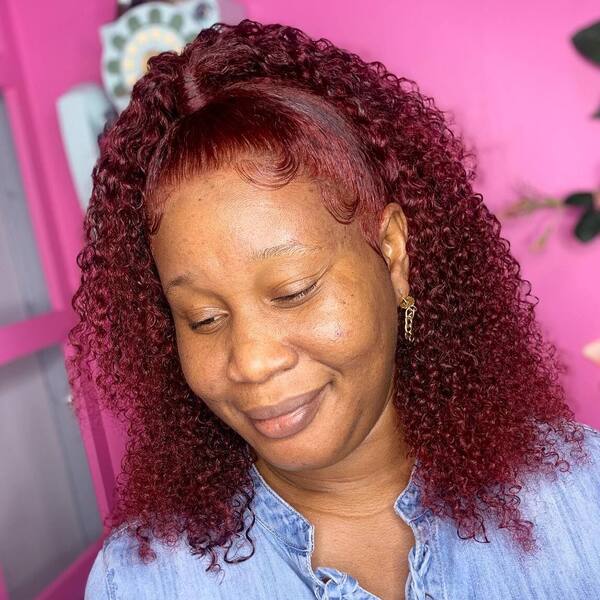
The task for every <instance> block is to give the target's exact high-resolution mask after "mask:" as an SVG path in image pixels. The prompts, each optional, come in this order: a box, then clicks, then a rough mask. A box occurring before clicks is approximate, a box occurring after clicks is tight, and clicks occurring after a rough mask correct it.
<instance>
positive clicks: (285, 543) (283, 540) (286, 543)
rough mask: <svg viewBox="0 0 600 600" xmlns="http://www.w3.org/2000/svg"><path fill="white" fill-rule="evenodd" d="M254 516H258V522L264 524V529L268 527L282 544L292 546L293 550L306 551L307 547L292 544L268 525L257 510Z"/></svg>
mask: <svg viewBox="0 0 600 600" xmlns="http://www.w3.org/2000/svg"><path fill="white" fill-rule="evenodd" d="M254 516H255V517H256V520H257V521H258V523H259V524H260V525H262V526H263V528H264V529H266V530H267V531H268V532H269V533H271V534H272V535H273V536H274V537H276V538H277V539H278V540H279V541H280V542H281V543H282V544H284V545H286V546H287V547H288V548H291V549H292V550H296V551H299V552H305V551H306V548H300V547H298V546H294V545H293V544H290V543H289V542H288V541H287V540H285V539H284V538H282V537H281V536H280V535H279V534H278V533H277V532H276V531H275V530H273V529H271V528H270V527H269V525H267V523H265V522H264V521H263V520H262V519H261V518H260V517H259V516H258V515H257V514H256V512H255V513H254Z"/></svg>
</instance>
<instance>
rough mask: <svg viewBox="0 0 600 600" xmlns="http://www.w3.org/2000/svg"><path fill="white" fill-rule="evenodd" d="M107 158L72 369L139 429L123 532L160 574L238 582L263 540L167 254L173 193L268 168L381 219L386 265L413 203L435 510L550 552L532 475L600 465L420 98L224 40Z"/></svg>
mask: <svg viewBox="0 0 600 600" xmlns="http://www.w3.org/2000/svg"><path fill="white" fill-rule="evenodd" d="M100 145H101V155H100V158H99V160H98V162H97V164H96V167H95V169H94V173H93V183H94V187H93V193H92V197H91V201H90V204H89V208H88V210H87V214H86V216H85V225H84V229H85V237H86V244H85V247H84V248H83V250H82V251H81V252H80V254H79V255H78V258H77V262H78V265H79V266H80V268H81V272H82V275H81V285H80V287H79V289H78V290H77V292H76V293H75V295H74V297H73V301H72V304H73V307H74V309H75V310H76V312H77V313H78V314H79V316H80V321H79V322H78V323H77V325H76V326H75V327H74V328H73V329H72V330H71V332H70V333H69V340H70V342H71V345H72V346H73V349H74V354H73V356H72V357H71V358H70V359H69V361H68V367H69V373H70V380H71V384H72V385H73V386H74V389H75V392H76V393H75V400H76V401H77V399H78V397H79V396H80V395H82V394H79V393H77V390H79V386H78V382H79V383H80V381H79V380H80V379H81V378H82V377H86V378H88V379H90V380H93V382H94V383H95V385H96V388H97V390H98V394H99V397H100V399H101V403H102V405H103V406H104V407H106V408H108V409H110V410H112V411H114V412H115V413H116V414H117V415H119V416H120V417H121V418H123V419H124V420H125V422H126V423H127V433H128V444H127V448H126V453H125V457H124V460H123V472H122V474H121V476H120V477H119V479H118V492H119V493H118V500H117V503H116V506H115V509H114V511H113V514H112V518H111V525H113V526H117V525H121V526H123V527H126V528H129V529H130V533H132V534H135V536H136V537H137V539H138V541H139V542H140V546H139V548H140V553H141V555H142V556H144V557H151V556H152V554H153V553H152V550H151V546H150V540H151V538H152V537H155V538H159V539H161V540H163V541H165V542H167V543H171V544H172V543H175V542H176V541H177V540H178V539H180V538H181V537H182V536H184V537H185V539H186V540H187V542H188V543H189V544H190V546H191V548H192V551H193V552H194V553H195V554H199V555H201V556H204V555H205V554H207V553H209V554H210V556H211V564H210V565H209V569H214V568H217V569H218V568H219V564H218V561H217V553H216V551H217V550H218V549H219V548H229V547H230V546H231V544H232V543H233V538H234V537H235V536H237V535H239V534H240V532H241V531H243V530H244V527H245V526H244V522H243V516H244V514H245V512H246V509H247V508H248V507H249V506H250V503H251V501H252V498H253V493H254V491H253V489H252V482H251V479H250V477H249V473H248V469H249V467H250V465H251V464H252V462H253V461H254V460H255V458H256V456H255V455H254V453H253V451H252V449H251V448H249V447H248V444H247V442H246V441H245V440H244V439H242V438H241V437H240V436H239V435H238V434H237V433H236V432H235V431H233V430H232V429H231V428H229V427H228V426H227V425H226V424H225V423H223V422H222V421H221V420H220V419H218V418H217V417H216V416H215V415H214V414H213V413H212V412H211V411H210V410H209V409H208V408H207V407H206V405H205V404H204V402H203V401H202V399H201V398H198V397H197V396H195V395H194V393H193V392H192V391H191V389H190V388H189V387H188V385H187V384H186V381H185V379H184V377H183V373H182V370H181V366H180V363H179V359H178V353H177V347H176V340H175V329H174V324H173V320H172V317H171V313H170V309H169V305H168V303H167V301H166V299H165V296H164V295H163V291H162V288H161V284H160V281H159V277H158V273H157V270H156V267H155V264H154V261H153V258H152V255H151V251H150V239H151V238H150V236H151V235H152V233H153V232H154V231H155V230H156V228H157V227H158V224H159V221H160V214H161V210H162V208H161V200H160V198H164V197H165V196H166V194H159V193H157V191H158V190H163V191H164V190H165V189H166V188H167V187H168V186H170V185H175V184H176V183H177V182H178V181H182V180H184V179H185V178H186V177H189V176H191V175H193V174H198V173H201V172H206V171H207V170H208V169H214V168H217V167H218V166H219V165H224V164H233V165H235V166H236V167H237V168H239V169H240V171H244V172H247V169H246V166H247V164H248V161H250V162H252V161H255V162H254V163H252V164H253V167H254V168H258V167H257V165H258V162H257V161H256V159H257V158H263V159H264V158H265V157H270V158H271V159H272V160H271V161H269V164H271V165H272V166H271V168H270V170H271V175H273V174H276V175H277V176H278V177H279V178H280V179H281V181H283V182H284V183H285V181H289V180H290V179H291V178H293V177H295V176H296V175H297V174H298V172H299V171H300V170H303V171H306V172H308V173H310V174H311V175H312V176H313V177H315V178H317V179H318V180H319V181H320V182H321V183H322V189H323V198H324V202H326V203H327V207H328V209H329V210H330V211H331V212H332V214H334V215H335V216H336V218H338V219H340V220H346V221H347V220H349V219H352V218H360V219H361V227H362V231H363V233H364V236H365V239H366V240H367V241H368V243H369V244H371V246H372V247H373V249H374V250H375V251H378V252H379V250H378V248H377V244H376V243H375V240H376V238H375V232H376V227H377V223H378V217H379V215H380V212H381V210H382V209H383V207H384V206H385V205H386V204H387V203H388V202H390V201H396V202H398V203H399V204H400V205H401V206H402V209H403V210H404V213H405V215H406V218H407V222H408V232H409V236H408V240H407V252H408V255H409V258H410V277H409V280H410V287H411V295H413V296H414V297H415V299H416V302H417V306H418V313H417V318H416V319H415V325H414V342H413V343H412V344H410V345H407V342H406V340H405V339H404V338H403V336H399V337H398V345H397V351H396V362H397V372H396V374H395V376H396V377H397V379H398V381H399V382H401V385H400V386H398V389H399V390H400V391H399V392H397V394H396V397H395V398H394V404H395V406H396V408H397V410H398V411H399V414H400V415H401V418H402V420H403V423H404V425H405V432H406V443H407V445H408V446H409V448H410V449H411V453H412V454H413V455H414V456H416V457H417V458H418V461H419V469H418V470H417V473H416V477H417V479H418V481H419V483H420V485H421V487H422V490H423V502H424V504H425V505H426V506H428V507H430V508H431V510H432V511H433V512H434V513H435V514H437V515H439V516H442V517H447V518H451V519H453V520H454V521H455V523H456V526H457V534H458V535H459V536H461V537H463V538H474V539H476V540H478V539H479V540H481V538H482V539H483V540H484V541H488V539H487V537H486V524H488V523H489V522H490V521H494V522H495V523H496V525H497V526H498V527H499V528H507V529H508V530H509V531H510V532H511V533H512V535H513V536H514V538H515V539H516V540H517V541H518V542H519V543H520V545H521V547H522V548H523V549H525V550H532V549H535V547H536V544H535V538H534V536H533V523H531V522H530V521H527V520H526V519H525V518H524V517H523V515H521V513H520V511H519V508H518V504H519V497H518V493H519V491H520V490H521V488H522V486H523V485H524V482H525V477H526V475H527V474H528V473H533V472H544V473H547V474H553V475H555V473H556V471H558V470H568V469H569V468H570V463H569V462H568V461H567V460H566V456H567V450H566V447H565V445H564V444H563V442H565V443H567V444H570V445H571V449H570V457H571V458H577V459H579V458H581V457H582V456H585V451H584V450H583V445H582V441H583V431H582V429H581V426H580V425H579V424H578V423H577V422H576V421H575V420H574V415H573V413H572V411H571V409H570V408H569V407H568V406H567V404H566V402H565V397H564V396H565V394H564V391H563V388H562V387H561V384H560V382H559V374H560V373H561V372H564V371H566V366H565V365H564V364H563V363H562V362H561V360H560V359H559V357H558V356H557V353H556V350H555V348H554V346H553V345H552V344H551V343H549V342H547V341H545V340H544V339H543V337H542V334H541V332H540V328H539V326H538V324H537V323H536V320H535V316H534V307H535V305H536V304H537V301H538V299H537V298H536V297H535V296H531V295H530V291H531V285H530V284H529V282H528V281H526V280H523V279H522V278H521V276H520V267H519V264H518V263H517V262H516V260H515V259H514V258H513V257H512V256H511V254H510V250H509V248H510V244H509V242H508V241H507V240H505V239H503V238H502V237H500V223H499V221H498V219H497V218H496V217H495V216H494V215H493V214H491V213H490V211H489V210H488V209H487V208H486V206H485V205H484V203H483V199H482V196H481V195H480V194H476V193H474V192H473V189H472V184H471V182H472V180H473V178H474V173H475V167H474V166H473V164H472V162H471V159H472V154H471V153H469V152H467V151H466V150H465V147H464V144H463V142H462V141H461V139H460V138H459V137H457V136H456V135H455V134H454V133H452V131H451V130H450V129H449V126H448V124H447V123H446V121H445V119H444V115H443V113H442V112H441V111H440V110H439V109H437V108H436V107H435V105H434V103H433V101H432V99H431V98H428V97H425V96H424V95H422V94H421V93H420V92H419V90H418V88H417V86H416V84H415V83H414V82H413V81H411V80H408V79H405V78H399V77H397V76H395V75H393V74H392V73H390V72H388V71H387V70H386V68H385V67H384V66H383V65H382V63H380V62H371V63H365V62H364V61H363V60H361V59H360V58H359V57H358V56H357V55H356V54H351V53H349V52H347V51H344V50H342V49H339V48H337V47H335V46H334V45H333V44H332V43H331V42H329V41H328V40H326V39H319V40H313V39H311V38H309V37H308V36H307V35H306V34H304V33H303V32H302V31H300V30H298V29H295V28H292V27H286V26H283V25H278V24H271V25H262V24H260V23H256V22H253V21H250V20H244V21H242V22H241V23H239V24H238V25H236V26H229V25H224V24H221V23H219V24H216V25H214V26H212V27H210V28H209V29H206V30H203V31H202V32H201V33H200V34H199V35H198V36H197V38H196V39H195V40H194V41H193V42H192V43H190V44H188V45H187V46H186V47H185V49H184V50H183V51H182V53H181V54H177V53H174V52H166V53H162V54H160V55H158V56H155V57H153V58H151V59H150V61H149V68H148V72H147V74H145V75H144V76H143V77H142V78H141V79H140V80H139V81H138V82H137V83H136V85H135V87H134V89H133V92H132V96H131V102H130V104H129V106H128V107H127V108H126V109H125V110H124V111H123V112H122V114H121V115H120V116H119V117H118V118H117V120H116V122H114V123H113V124H112V125H111V126H110V127H109V128H107V130H106V131H105V132H104V134H103V136H102V138H101V142H100ZM265 163H266V161H264V160H263V161H262V164H265ZM245 165H246V166H245ZM273 165H274V166H273ZM163 204H164V201H163ZM531 298H533V299H534V300H531ZM92 363H93V368H92ZM240 499H241V502H240ZM525 516H526V515H525ZM248 539H250V538H248ZM250 541H251V540H250ZM247 558H248V557H244V558H242V559H237V560H246V559H247ZM225 560H226V561H228V562H230V561H229V559H228V558H227V557H226V558H225ZM237 560H235V561H231V562H237Z"/></svg>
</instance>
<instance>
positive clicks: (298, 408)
mask: <svg viewBox="0 0 600 600" xmlns="http://www.w3.org/2000/svg"><path fill="white" fill-rule="evenodd" d="M327 385H328V384H325V385H324V386H322V387H320V388H318V389H316V390H314V391H311V392H308V393H306V394H301V395H300V396H295V397H293V398H290V399H288V400H286V401H284V402H282V403H280V404H278V405H277V406H275V407H264V408H265V410H264V411H263V413H262V414H264V413H265V412H267V411H268V410H269V409H271V414H273V412H276V411H277V412H279V413H280V414H275V416H271V417H270V418H266V419H258V418H253V417H252V414H256V413H257V412H258V409H256V410H254V413H252V411H248V413H246V414H247V416H248V419H249V421H250V423H252V425H253V426H254V428H255V429H256V430H257V431H258V432H259V433H261V434H262V435H264V436H265V437H268V438H273V439H280V438H284V437H289V436H291V435H294V434H296V433H299V432H300V431H302V430H303V429H305V428H306V427H308V425H309V424H310V423H311V422H312V420H313V419H314V417H315V415H316V413H317V411H318V410H319V406H320V405H321V400H322V398H323V396H324V395H325V389H326V388H327ZM286 403H287V405H288V406H290V405H291V406H292V408H291V410H288V411H287V412H283V413H281V410H282V409H283V410H285V409H286V408H287V407H286V406H285V405H286ZM294 404H295V406H294Z"/></svg>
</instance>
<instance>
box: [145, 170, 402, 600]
mask: <svg viewBox="0 0 600 600" xmlns="http://www.w3.org/2000/svg"><path fill="white" fill-rule="evenodd" d="M406 239H407V225H406V218H405V216H404V214H403V212H402V209H401V207H400V205H399V204H397V203H394V202H392V203H389V204H388V205H387V206H386V207H385V209H384V210H383V211H382V215H381V218H380V227H379V244H380V248H381V252H382V255H383V258H382V256H380V255H378V254H377V253H376V252H375V251H374V250H373V249H372V248H371V247H370V246H369V245H368V244H367V243H366V242H365V241H364V238H363V237H362V233H361V232H360V230H359V226H358V223H357V222H353V223H351V224H342V223H339V222H338V221H336V220H335V219H334V217H333V216H331V214H330V213H329V212H328V211H327V209H326V208H325V207H324V205H323V203H322V199H321V197H320V193H319V189H318V188H317V186H316V184H315V183H314V182H312V181H310V180H306V179H296V180H294V181H292V182H291V183H289V184H287V185H286V186H284V187H282V188H280V189H272V188H271V189H268V188H265V187H264V186H257V185H254V184H252V183H249V182H247V181H245V180H243V179H242V178H241V177H240V176H239V175H238V174H237V172H236V171H235V170H234V169H231V168H226V169H222V170H219V171H218V172H214V173H210V174H208V175H206V174H205V175H203V176H202V177H201V178H196V179H193V180H190V181H188V182H186V183H184V184H182V185H180V186H179V187H178V188H177V189H175V190H174V191H172V193H171V195H170V198H169V201H168V203H167V208H166V211H165V213H164V216H163V220H162V222H161V226H160V228H159V231H158V233H157V234H156V236H155V237H154V238H153V240H152V252H153V256H154V259H155V262H156V266H157V269H158V272H159V275H160V279H161V283H162V286H163V289H164V290H165V295H166V297H167V300H168V302H169V305H170V308H171V311H172V314H173V319H174V323H175V328H176V336H177V348H178V352H179V357H180V361H181V365H182V369H183V372H184V376H185V378H186V381H187V383H188V385H189V386H190V388H191V389H192V390H193V391H194V393H195V394H196V395H197V396H198V397H200V398H201V399H202V400H203V401H204V402H205V403H206V404H207V405H208V407H209V408H210V409H211V410H212V411H213V412H214V413H215V414H216V415H217V416H218V417H219V418H220V419H222V420H223V421H224V422H225V423H227V424H228V425H229V426H230V427H232V428H233V429H234V430H235V431H236V432H238V433H239V435H240V436H242V437H243V438H244V439H245V440H246V441H247V442H248V443H249V444H250V446H251V447H252V448H253V449H254V451H255V452H256V454H257V457H258V458H257V462H256V466H257V468H258V470H259V471H260V472H261V474H262V475H263V477H264V478H265V480H266V481H267V483H269V485H270V486H271V487H272V488H273V489H274V490H275V491H276V492H277V493H278V494H279V495H280V496H281V497H282V498H284V499H285V500H286V501H288V502H289V503H290V504H291V505H292V506H294V507H295V508H296V509H297V510H298V511H299V512H301V513H302V514H303V515H304V516H305V517H306V518H308V519H309V520H310V521H311V522H312V523H313V524H315V528H316V543H315V553H314V555H313V566H314V567H316V566H318V565H320V564H327V565H328V566H335V567H336V568H339V569H343V570H345V571H348V572H352V574H353V575H354V576H355V577H357V579H359V582H360V583H361V585H362V586H363V587H367V585H366V584H365V582H368V584H369V585H370V586H371V587H370V588H368V589H370V591H373V592H374V593H376V592H377V593H378V595H380V597H382V598H394V599H396V598H401V597H403V595H400V596H399V595H398V589H403V587H404V586H403V582H404V581H405V579H406V564H405V562H402V561H398V554H397V553H396V554H394V551H392V552H390V544H391V546H392V548H394V549H395V552H400V553H403V554H406V553H407V552H408V550H409V549H410V546H411V545H412V542H413V537H412V532H411V530H410V528H409V527H408V526H407V525H406V524H404V523H403V522H402V521H401V520H400V519H399V517H398V516H397V515H396V514H395V513H394V512H393V503H394V501H395V499H396V498H397V496H398V494H399V493H400V492H401V491H402V489H404V487H405V486H406V484H407V482H408V479H409V474H410V469H411V467H412V465H413V460H412V459H409V458H407V456H406V453H407V448H406V445H405V443H404V438H403V435H402V424H401V423H400V422H399V419H398V417H397V414H396V411H395V409H394V407H393V405H392V402H391V398H392V396H393V391H394V353H395V349H396V338H397V331H398V313H397V307H398V304H399V303H400V301H401V299H402V297H403V296H405V295H407V294H408V293H409V285H408V267H409V264H408V255H407V254H406ZM290 241H296V242H300V243H301V244H304V245H307V246H312V247H316V248H317V249H316V250H311V251H305V252H303V253H296V254H294V255H292V256H271V257H267V258H264V259H262V260H260V259H259V260H256V259H253V258H252V254H253V253H256V252H260V251H261V250H263V249H265V248H267V247H271V246H276V245H279V244H284V243H288V242H290ZM183 273H187V274H189V275H190V277H191V280H190V281H188V282H187V283H184V284H181V285H178V286H174V287H170V286H169V282H171V281H172V280H173V279H174V278H175V277H177V276H179V275H181V274H183ZM315 282H316V283H317V286H316V288H314V289H313V291H311V292H310V293H309V294H308V295H307V296H306V297H304V298H301V299H300V300H294V299H293V298H292V299H289V298H288V299H287V300H285V299H284V300H281V301H278V300H276V299H278V298H279V299H281V298H284V297H286V296H290V295H292V294H295V293H298V292H300V291H302V290H304V289H306V288H307V287H309V286H310V285H311V284H313V283H315ZM200 321H202V322H203V323H204V325H203V328H201V329H196V330H192V329H191V327H190V326H191V325H192V324H193V323H195V322H200ZM326 383H327V384H328V387H327V390H326V394H325V396H324V397H323V400H322V402H321V406H320V408H319V411H318V412H317V414H316V416H315V418H314V419H313V421H312V422H311V423H310V424H309V425H308V427H307V428H305V429H304V430H303V431H301V432H299V433H297V434H295V435H292V436H289V437H287V438H282V439H270V438H267V437H265V436H263V435H262V434H261V433H260V432H258V431H257V430H256V429H255V428H254V427H253V425H252V424H251V422H250V421H249V420H248V418H247V417H246V415H245V414H244V412H243V411H244V410H247V409H248V408H253V407H257V406H264V405H272V404H275V403H277V402H278V401H280V400H281V399H283V398H287V397H289V396H295V395H298V394H302V393H304V392H307V391H310V390H313V389H315V388H318V387H320V386H321V385H323V384H326ZM356 535H362V536H368V538H369V539H370V540H371V542H372V545H373V548H374V551H373V553H370V556H372V557H376V560H375V559H374V564H373V565H371V564H369V563H368V559H365V555H364V553H363V552H361V556H360V561H359V556H358V555H353V554H352V551H351V550H350V549H351V548H355V546H356V544H354V545H352V544H351V543H350V542H351V539H352V537H353V536H356ZM346 538H350V539H348V540H347V541H346ZM384 538H388V543H386V544H385V546H386V547H383V546H382V543H381V540H382V539H384ZM392 538H393V539H392ZM354 539H356V538H355V537H354ZM340 548H346V549H347V550H346V552H345V553H342V552H341V551H340ZM377 548H380V550H377ZM336 549H337V550H336ZM359 550H360V549H355V552H357V551H359ZM377 552H379V554H377ZM384 555H385V556H390V555H391V556H392V558H393V562H390V559H389V558H386V559H384ZM383 560H387V563H386V564H388V563H389V565H388V566H389V569H391V570H393V571H394V572H395V573H396V577H395V578H392V577H390V579H389V580H388V581H389V582H390V583H389V589H388V588H386V587H385V585H388V584H385V583H382V582H377V580H376V579H374V578H373V575H371V573H375V574H377V573H381V568H382V561H383ZM334 561H335V562H334ZM384 566H385V565H384ZM392 589H393V590H395V592H393V591H392Z"/></svg>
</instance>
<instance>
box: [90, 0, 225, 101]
mask: <svg viewBox="0 0 600 600" xmlns="http://www.w3.org/2000/svg"><path fill="white" fill-rule="evenodd" d="M219 17H220V13H219V6H218V4H217V2H216V0H189V1H187V2H181V3H178V4H169V3H166V2H147V3H144V4H140V5H138V6H135V7H134V8H132V9H130V10H129V11H127V12H126V13H125V14H123V15H122V16H121V17H119V18H118V19H117V20H116V21H114V22H112V23H109V24H108V25H104V26H103V27H101V28H100V37H101V39H102V50H103V53H102V81H103V83H104V88H105V90H106V93H107V95H108V97H109V99H110V100H111V102H112V103H113V105H114V106H115V108H116V109H117V110H118V111H119V112H120V111H122V110H123V109H124V108H125V107H126V106H127V104H128V103H129V97H130V95H131V89H132V88H133V85H134V84H135V82H136V81H137V80H138V79H139V78H140V77H141V76H142V75H143V74H144V72H145V71H146V63H147V62H148V59H149V58H150V57H151V56H154V55H155V54H159V53H160V52H166V51H168V50H175V51H176V52H180V51H181V49H182V48H183V47H184V46H185V44H187V43H188V42H191V41H192V40H193V39H194V38H195V37H196V35H197V34H198V32H199V31H200V30H201V29H205V28H206V27H210V25H212V24H213V23H215V22H216V21H217V20H218V18H219Z"/></svg>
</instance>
